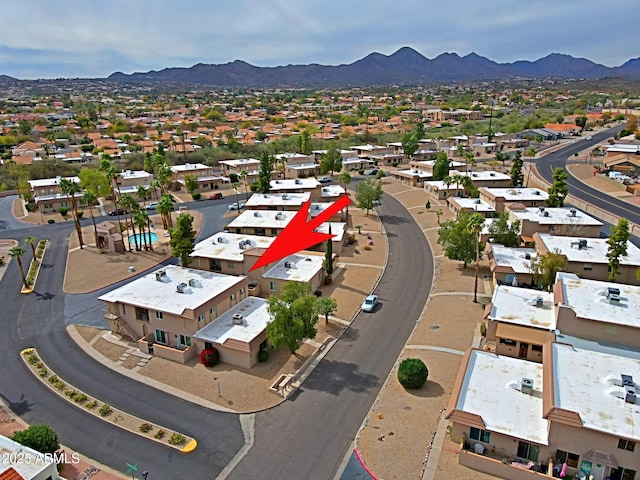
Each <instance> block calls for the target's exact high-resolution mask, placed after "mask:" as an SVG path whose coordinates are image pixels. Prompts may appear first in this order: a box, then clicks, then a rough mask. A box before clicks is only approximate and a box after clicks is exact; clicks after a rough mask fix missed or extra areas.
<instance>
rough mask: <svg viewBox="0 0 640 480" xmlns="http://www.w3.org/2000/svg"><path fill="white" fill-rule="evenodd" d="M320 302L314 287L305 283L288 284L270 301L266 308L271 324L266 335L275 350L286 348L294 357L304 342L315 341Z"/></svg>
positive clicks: (270, 298)
mask: <svg viewBox="0 0 640 480" xmlns="http://www.w3.org/2000/svg"><path fill="white" fill-rule="evenodd" d="M317 301H318V299H317V297H316V296H315V295H312V293H311V286H310V285H309V284H308V283H302V282H285V283H284V284H283V285H282V292H281V293H280V296H279V297H276V296H275V295H271V296H270V297H269V300H268V307H267V308H268V311H269V315H270V316H271V318H272V320H271V322H270V323H269V324H268V325H267V328H266V331H265V333H266V336H267V339H268V340H269V343H271V345H273V348H275V349H278V348H280V347H281V346H285V347H287V348H288V349H289V351H290V352H291V353H295V352H296V350H298V348H299V344H300V342H301V341H302V340H304V339H305V338H313V337H315V335H316V327H315V326H316V323H318V309H317Z"/></svg>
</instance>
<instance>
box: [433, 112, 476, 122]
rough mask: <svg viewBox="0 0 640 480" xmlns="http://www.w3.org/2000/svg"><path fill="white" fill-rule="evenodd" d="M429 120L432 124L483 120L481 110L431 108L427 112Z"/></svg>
mask: <svg viewBox="0 0 640 480" xmlns="http://www.w3.org/2000/svg"><path fill="white" fill-rule="evenodd" d="M426 117H427V120H429V121H430V122H438V123H442V122H460V121H462V120H482V112H481V111H480V110H465V109H462V108H458V109H456V110H442V109H440V108H430V109H428V110H427V111H426Z"/></svg>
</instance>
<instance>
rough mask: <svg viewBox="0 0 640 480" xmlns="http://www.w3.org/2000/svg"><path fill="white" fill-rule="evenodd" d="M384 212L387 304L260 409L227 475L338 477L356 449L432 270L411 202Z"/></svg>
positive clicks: (387, 203)
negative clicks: (250, 441) (248, 442)
mask: <svg viewBox="0 0 640 480" xmlns="http://www.w3.org/2000/svg"><path fill="white" fill-rule="evenodd" d="M377 211H378V213H379V214H380V215H381V218H382V221H383V223H384V226H385V229H386V231H387V235H388V238H389V262H388V265H387V269H386V271H385V273H384V275H383V277H382V280H381V282H380V284H379V286H378V288H377V289H376V290H375V292H376V293H377V294H378V295H379V297H380V302H381V304H380V306H379V307H378V309H377V310H376V311H375V312H373V313H362V312H361V313H360V314H359V315H358V316H357V318H356V319H355V320H354V321H353V323H352V325H351V326H350V327H349V328H348V329H347V330H346V332H345V333H344V335H343V336H342V337H341V338H340V340H339V341H338V342H337V343H336V344H335V345H334V347H333V348H332V349H331V351H330V352H329V353H328V354H327V356H326V357H325V359H324V360H323V361H322V362H321V363H320V364H319V365H318V367H317V368H316V369H315V370H314V371H313V373H312V374H311V375H310V376H309V377H308V378H307V380H306V381H305V382H304V384H303V385H302V388H301V389H300V390H299V391H298V392H297V393H295V394H294V395H293V397H292V398H291V399H290V401H287V402H285V403H283V404H282V405H280V406H279V407H277V408H275V409H271V410H269V411H266V412H261V413H258V414H257V415H256V421H255V424H256V433H255V443H254V446H253V447H252V448H251V450H250V451H249V453H248V455H247V456H246V457H245V458H244V459H243V460H242V461H241V462H240V464H239V465H238V466H237V467H236V468H235V469H234V470H233V472H232V473H231V475H230V476H229V477H228V478H230V479H233V480H249V479H252V480H253V479H265V480H274V479H292V480H293V479H296V480H300V479H324V480H326V479H331V478H333V477H334V476H335V474H336V473H337V468H338V465H339V464H340V462H341V461H342V459H343V458H344V456H345V453H347V451H348V450H349V449H350V448H351V446H352V442H353V440H354V438H355V434H356V433H357V431H358V429H359V428H360V425H361V424H362V422H363V421H364V418H365V416H366V415H367V413H368V412H369V409H370V408H371V405H372V404H373V402H374V401H375V398H376V396H377V394H378V392H379V390H380V388H381V387H382V385H383V383H384V381H385V379H386V378H387V375H388V374H389V371H390V370H391V368H392V367H393V364H394V363H395V361H396V359H397V358H398V355H399V354H400V352H401V350H402V348H403V347H404V345H405V343H406V341H407V339H408V337H409V334H410V333H411V331H412V329H413V327H414V326H415V324H416V321H417V320H418V318H419V316H420V314H421V312H422V310H423V308H424V304H425V302H426V300H427V296H428V294H429V291H430V290H431V280H432V276H433V257H432V255H431V251H430V249H429V247H428V245H427V242H426V241H425V238H424V235H423V233H422V231H421V230H420V228H419V227H418V225H417V224H416V223H415V222H414V220H413V219H412V218H411V217H410V216H409V215H408V214H407V212H406V210H405V209H404V207H403V206H402V205H401V204H400V203H399V202H398V201H397V200H395V199H394V198H393V197H390V196H389V195H385V196H384V199H383V202H382V205H381V206H380V207H378V209H377ZM358 293H360V294H362V297H363V298H364V296H365V295H366V294H368V293H369V292H358Z"/></svg>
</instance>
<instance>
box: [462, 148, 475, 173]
mask: <svg viewBox="0 0 640 480" xmlns="http://www.w3.org/2000/svg"><path fill="white" fill-rule="evenodd" d="M463 156H464V159H465V160H466V162H467V172H469V165H471V170H472V171H473V167H475V166H476V165H477V164H478V162H477V161H476V157H474V156H473V153H471V152H465V153H464V154H463Z"/></svg>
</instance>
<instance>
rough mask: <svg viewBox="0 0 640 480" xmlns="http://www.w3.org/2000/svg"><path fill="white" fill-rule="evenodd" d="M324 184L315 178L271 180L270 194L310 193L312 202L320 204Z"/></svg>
mask: <svg viewBox="0 0 640 480" xmlns="http://www.w3.org/2000/svg"><path fill="white" fill-rule="evenodd" d="M321 187H322V184H321V183H320V182H319V181H318V180H316V179H315V178H295V179H282V180H271V182H269V192H270V193H280V194H283V193H308V194H309V195H310V197H311V201H312V202H319V201H320V199H321V198H322V197H321V196H320V193H321V190H320V189H321Z"/></svg>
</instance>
